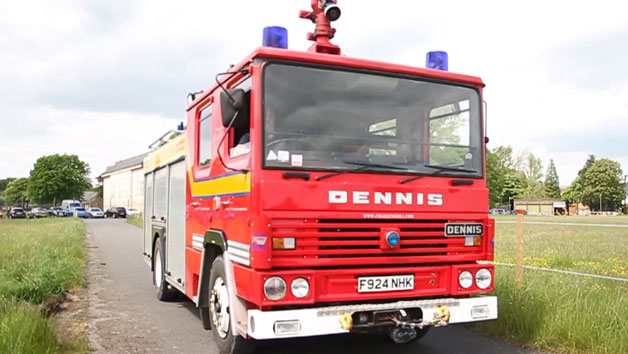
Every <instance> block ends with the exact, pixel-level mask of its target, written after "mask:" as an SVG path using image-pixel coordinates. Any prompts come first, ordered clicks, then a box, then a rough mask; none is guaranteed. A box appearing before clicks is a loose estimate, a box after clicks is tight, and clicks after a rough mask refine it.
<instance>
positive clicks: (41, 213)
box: [28, 208, 48, 219]
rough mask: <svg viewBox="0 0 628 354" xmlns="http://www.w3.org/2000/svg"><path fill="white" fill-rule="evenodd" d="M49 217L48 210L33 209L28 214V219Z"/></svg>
mask: <svg viewBox="0 0 628 354" xmlns="http://www.w3.org/2000/svg"><path fill="white" fill-rule="evenodd" d="M47 216H48V209H46V208H33V209H31V211H29V212H28V218H29V219H34V218H45V217H47Z"/></svg>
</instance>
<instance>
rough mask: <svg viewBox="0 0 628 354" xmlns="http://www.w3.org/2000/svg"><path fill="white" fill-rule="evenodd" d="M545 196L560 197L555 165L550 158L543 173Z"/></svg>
mask: <svg viewBox="0 0 628 354" xmlns="http://www.w3.org/2000/svg"><path fill="white" fill-rule="evenodd" d="M543 185H544V187H545V196H546V197H547V198H554V199H558V198H560V183H559V182H558V173H557V172H556V166H555V165H554V160H553V159H550V163H549V166H547V172H546V173H545V183H544V184H543Z"/></svg>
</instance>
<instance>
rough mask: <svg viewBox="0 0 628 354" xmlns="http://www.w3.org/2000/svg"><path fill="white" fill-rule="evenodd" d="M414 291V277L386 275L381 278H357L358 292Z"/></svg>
mask: <svg viewBox="0 0 628 354" xmlns="http://www.w3.org/2000/svg"><path fill="white" fill-rule="evenodd" d="M412 289H414V275H412V274H410V275H387V276H381V277H359V278H358V292H359V293H373V292H379V291H400V290H412Z"/></svg>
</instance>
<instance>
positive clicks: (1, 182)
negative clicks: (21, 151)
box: [0, 177, 15, 195]
mask: <svg viewBox="0 0 628 354" xmlns="http://www.w3.org/2000/svg"><path fill="white" fill-rule="evenodd" d="M14 179H15V178H11V177H9V178H5V179H0V195H4V190H5V189H7V186H8V185H9V182H11V181H13V180H14Z"/></svg>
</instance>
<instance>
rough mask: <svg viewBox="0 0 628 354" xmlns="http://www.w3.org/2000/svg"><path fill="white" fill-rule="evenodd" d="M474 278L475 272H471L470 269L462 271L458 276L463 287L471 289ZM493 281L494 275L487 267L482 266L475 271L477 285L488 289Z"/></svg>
mask: <svg viewBox="0 0 628 354" xmlns="http://www.w3.org/2000/svg"><path fill="white" fill-rule="evenodd" d="M473 280H474V279H473V274H471V272H469V271H468V270H465V271H463V272H461V273H460V275H459V276H458V284H460V287H461V288H463V289H469V288H470V287H471V286H472V285H473ZM492 282H493V275H492V274H491V271H490V270H488V269H486V268H480V269H479V270H478V271H477V272H476V273H475V285H476V286H477V287H478V288H479V289H482V290H484V289H488V288H489V287H490V286H491V283H492Z"/></svg>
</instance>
